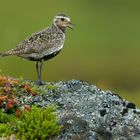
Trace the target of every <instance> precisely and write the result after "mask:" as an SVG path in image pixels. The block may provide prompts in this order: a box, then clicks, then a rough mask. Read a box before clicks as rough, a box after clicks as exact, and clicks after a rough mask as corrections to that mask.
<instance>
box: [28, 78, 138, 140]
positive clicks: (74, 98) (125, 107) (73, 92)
mask: <svg viewBox="0 0 140 140" xmlns="http://www.w3.org/2000/svg"><path fill="white" fill-rule="evenodd" d="M49 85H51V86H52V87H51V88H50V89H48V88H46V86H42V87H41V88H44V89H43V90H46V93H43V94H41V95H38V96H35V97H33V98H32V101H31V103H32V104H36V105H38V106H41V107H44V106H47V105H49V104H56V105H57V106H58V108H57V113H58V116H59V117H60V123H61V124H62V125H63V126H64V127H63V130H62V132H61V133H60V135H59V136H58V137H55V138H54V140H140V109H138V108H137V107H136V106H135V104H134V103H131V102H128V101H125V100H124V99H122V98H121V97H120V96H118V95H116V94H114V93H112V92H110V91H103V90H100V89H98V88H97V87H96V86H94V85H90V84H88V83H86V82H82V81H79V80H70V81H67V82H58V83H55V82H53V83H49Z"/></svg>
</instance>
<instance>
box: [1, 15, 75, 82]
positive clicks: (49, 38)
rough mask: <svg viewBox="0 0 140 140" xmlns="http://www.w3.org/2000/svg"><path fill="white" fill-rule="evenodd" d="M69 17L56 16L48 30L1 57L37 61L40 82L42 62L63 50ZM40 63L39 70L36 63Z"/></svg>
mask: <svg viewBox="0 0 140 140" xmlns="http://www.w3.org/2000/svg"><path fill="white" fill-rule="evenodd" d="M72 26H73V24H72V23H71V22H70V17H69V16H67V15H65V14H58V15H56V16H55V17H54V20H53V23H52V25H51V26H49V27H48V28H46V29H44V30H42V31H39V32H36V33H34V34H32V35H31V36H29V37H27V38H26V39H25V40H24V41H22V42H21V43H20V44H19V45H18V46H17V47H16V48H14V49H11V50H9V51H6V52H4V53H0V55H1V56H9V55H16V56H19V57H22V58H24V59H27V60H32V61H37V65H36V68H37V73H38V78H39V81H40V82H41V70H42V62H43V61H45V60H48V59H51V58H52V57H54V56H56V55H57V54H58V53H59V52H60V50H61V49H62V48H63V45H64V41H65V31H66V28H67V27H70V28H72ZM39 62H40V63H41V64H40V65H41V66H40V70H39V68H38V63H39Z"/></svg>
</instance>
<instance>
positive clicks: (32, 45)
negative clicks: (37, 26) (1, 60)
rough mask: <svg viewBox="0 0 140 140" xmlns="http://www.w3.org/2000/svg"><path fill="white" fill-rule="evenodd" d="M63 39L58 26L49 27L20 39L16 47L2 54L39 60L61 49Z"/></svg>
mask: <svg viewBox="0 0 140 140" xmlns="http://www.w3.org/2000/svg"><path fill="white" fill-rule="evenodd" d="M64 41H65V33H64V32H63V31H62V30H61V29H59V28H58V27H56V26H54V25H51V26H50V27H48V28H46V29H44V30H42V31H40V32H37V33H34V34H32V35H31V36H29V37H28V38H27V39H25V40H24V41H22V42H21V43H20V44H19V45H18V46H17V47H16V48H14V49H12V50H9V51H7V52H5V53H3V55H5V56H6V55H17V56H19V57H23V58H25V59H29V60H36V61H38V60H41V59H43V57H44V56H47V55H50V54H52V53H54V52H57V51H59V50H60V49H62V47H63V44H64Z"/></svg>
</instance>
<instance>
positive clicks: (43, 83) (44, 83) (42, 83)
mask: <svg viewBox="0 0 140 140" xmlns="http://www.w3.org/2000/svg"><path fill="white" fill-rule="evenodd" d="M35 84H36V85H39V86H43V85H46V82H44V81H35Z"/></svg>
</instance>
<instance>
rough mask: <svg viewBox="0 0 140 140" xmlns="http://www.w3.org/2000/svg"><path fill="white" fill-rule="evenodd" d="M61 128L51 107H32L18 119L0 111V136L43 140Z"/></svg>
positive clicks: (23, 139) (55, 133)
mask: <svg viewBox="0 0 140 140" xmlns="http://www.w3.org/2000/svg"><path fill="white" fill-rule="evenodd" d="M61 127H62V126H60V125H59V124H58V119H57V117H56V114H55V108H54V107H53V106H48V107H47V108H38V107H35V106H33V107H32V111H31V112H30V111H24V112H23V113H22V115H21V116H20V117H19V118H17V117H16V116H14V115H8V114H5V113H3V112H2V111H0V136H2V135H11V134H15V135H16V137H17V138H19V139H20V140H25V139H30V140H35V139H41V140H45V139H46V138H48V137H52V136H54V135H57V134H58V133H59V131H60V130H61Z"/></svg>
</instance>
